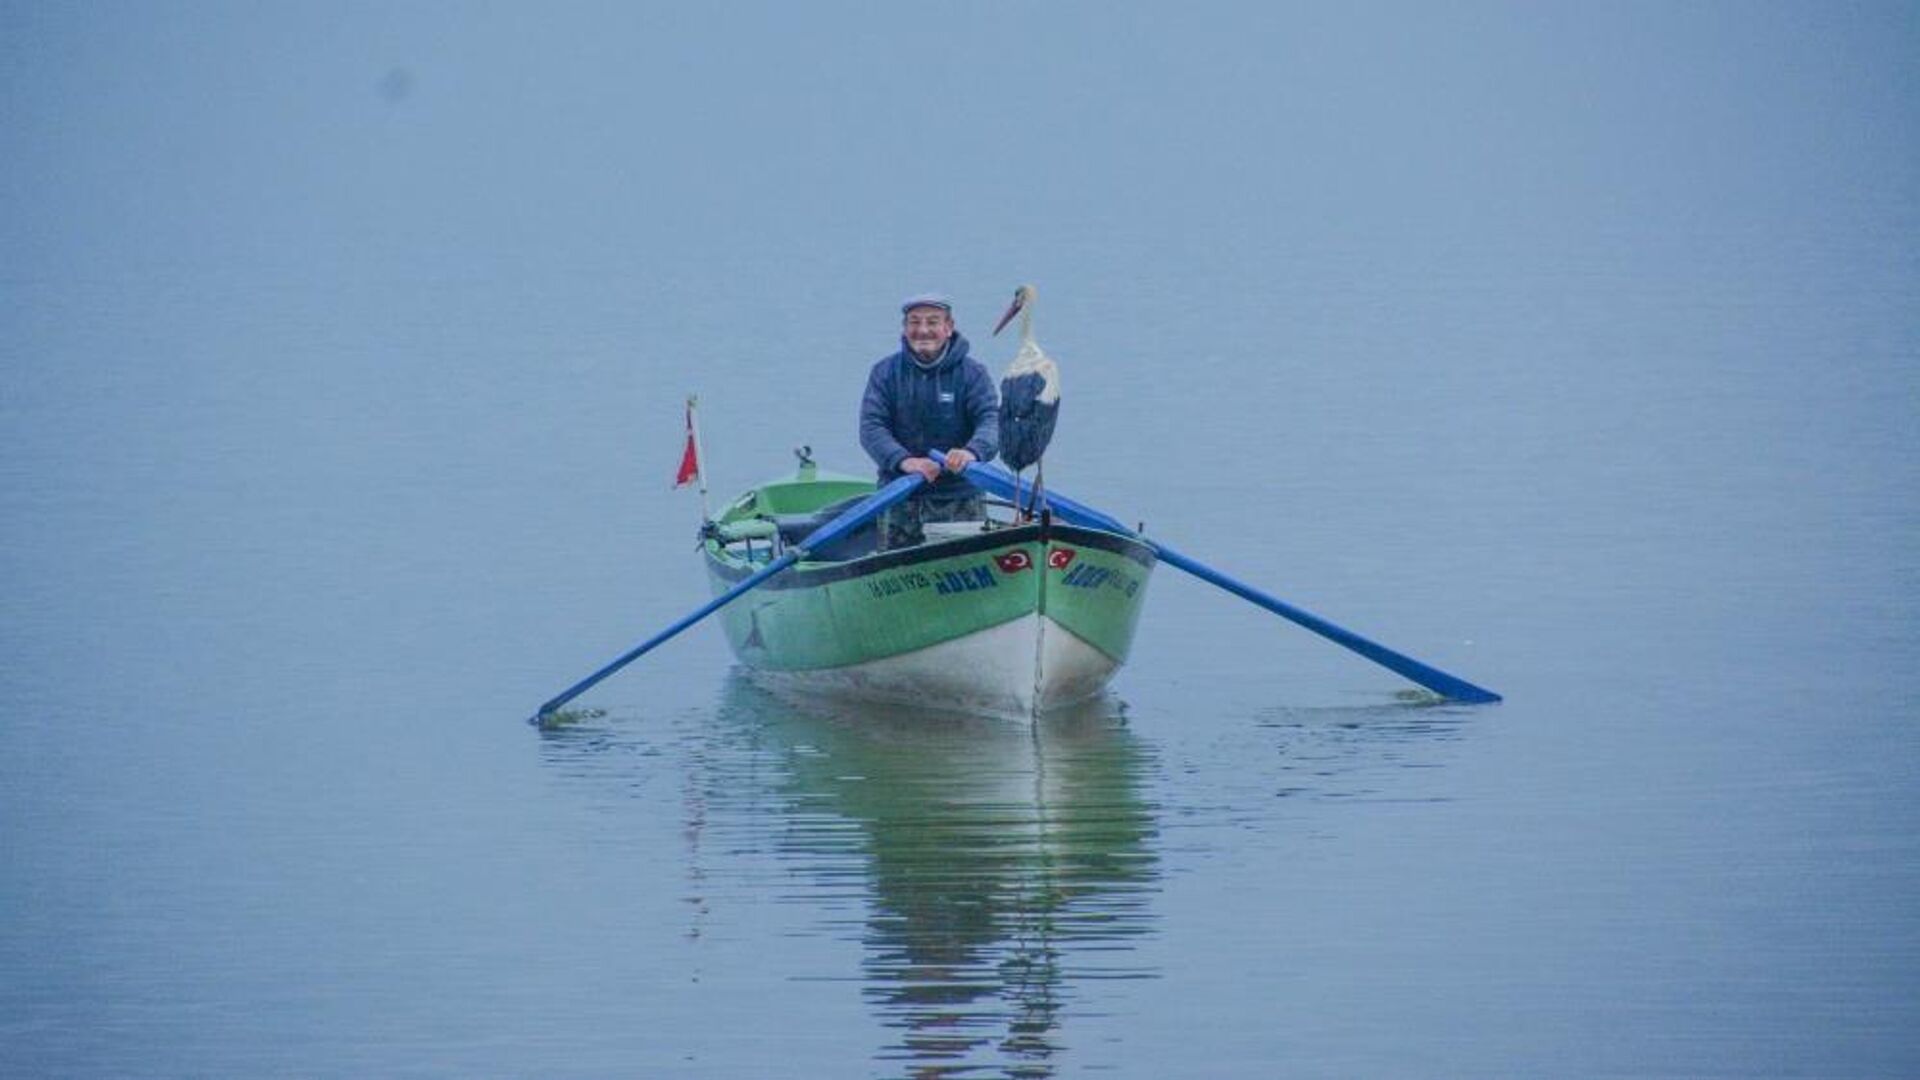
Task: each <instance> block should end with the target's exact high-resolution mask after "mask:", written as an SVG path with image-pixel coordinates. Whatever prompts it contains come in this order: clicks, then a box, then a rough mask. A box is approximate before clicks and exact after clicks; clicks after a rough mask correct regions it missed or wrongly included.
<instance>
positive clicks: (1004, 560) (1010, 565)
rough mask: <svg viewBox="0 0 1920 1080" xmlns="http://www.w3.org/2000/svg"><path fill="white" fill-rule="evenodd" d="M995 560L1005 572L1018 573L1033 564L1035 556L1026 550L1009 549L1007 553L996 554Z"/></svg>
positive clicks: (1002, 571)
mask: <svg viewBox="0 0 1920 1080" xmlns="http://www.w3.org/2000/svg"><path fill="white" fill-rule="evenodd" d="M993 561H994V562H996V563H998V564H999V565H1000V572H1001V573H1003V574H1017V573H1019V572H1020V571H1022V570H1026V569H1028V568H1030V567H1032V566H1033V556H1031V555H1029V554H1027V553H1026V552H1024V551H1009V552H1007V553H1006V554H1005V555H995V556H994V557H993Z"/></svg>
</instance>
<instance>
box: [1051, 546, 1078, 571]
mask: <svg viewBox="0 0 1920 1080" xmlns="http://www.w3.org/2000/svg"><path fill="white" fill-rule="evenodd" d="M1073 556H1074V550H1073V549H1072V548H1054V549H1053V550H1052V551H1049V552H1047V565H1048V566H1051V567H1053V568H1054V569H1055V570H1065V569H1066V568H1067V564H1068V563H1070V562H1072V561H1073Z"/></svg>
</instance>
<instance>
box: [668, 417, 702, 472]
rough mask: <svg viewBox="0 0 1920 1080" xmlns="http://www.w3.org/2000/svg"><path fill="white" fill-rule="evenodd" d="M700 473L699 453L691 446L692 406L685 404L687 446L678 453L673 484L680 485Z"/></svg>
mask: <svg viewBox="0 0 1920 1080" xmlns="http://www.w3.org/2000/svg"><path fill="white" fill-rule="evenodd" d="M699 475H700V454H699V452H697V451H696V450H694V448H693V406H692V405H688V406H687V448H686V450H685V451H683V452H682V453H681V455H680V472H679V473H678V474H677V475H676V476H674V478H673V486H674V487H680V486H682V485H683V484H686V483H688V482H689V481H691V480H692V479H693V478H694V477H696V476H699Z"/></svg>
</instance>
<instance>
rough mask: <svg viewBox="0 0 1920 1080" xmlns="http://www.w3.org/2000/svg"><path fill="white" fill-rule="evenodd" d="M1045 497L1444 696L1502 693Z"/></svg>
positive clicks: (977, 475)
mask: <svg viewBox="0 0 1920 1080" xmlns="http://www.w3.org/2000/svg"><path fill="white" fill-rule="evenodd" d="M967 478H968V479H970V480H972V481H973V482H974V483H976V484H979V485H980V486H981V487H984V488H986V489H987V490H989V491H991V492H993V493H994V494H996V495H999V496H1001V497H1002V498H1008V499H1012V500H1014V502H1015V504H1016V505H1017V504H1018V503H1019V500H1020V494H1021V484H1020V481H1019V479H1018V478H1016V477H1015V476H1014V475H1013V474H1012V473H1010V472H1008V471H1006V470H1005V469H1003V468H1001V467H1000V466H998V465H989V464H985V463H981V462H975V463H974V464H972V465H969V466H968V467H967ZM1045 501H1046V505H1047V506H1049V507H1051V508H1052V509H1053V512H1054V513H1056V514H1058V515H1060V517H1061V518H1063V519H1065V520H1066V521H1068V522H1070V523H1073V524H1076V525H1089V526H1092V527H1093V528H1096V529H1105V530H1107V531H1108V532H1117V533H1120V534H1122V535H1126V536H1134V537H1136V538H1137V539H1139V540H1140V541H1142V542H1143V543H1146V544H1149V545H1151V546H1152V547H1153V549H1154V550H1155V551H1157V552H1159V554H1160V558H1161V559H1162V560H1163V561H1165V562H1169V563H1172V564H1173V565H1175V566H1177V567H1179V568H1180V569H1182V570H1185V571H1186V572H1187V573H1189V574H1192V575H1193V576H1194V577H1197V578H1199V579H1200V580H1202V581H1205V582H1208V583H1209V584H1213V585H1218V586H1220V587H1221V588H1223V589H1225V590H1227V591H1228V592H1230V593H1232V594H1234V595H1235V596H1238V597H1240V598H1241V599H1243V600H1250V601H1252V602H1253V603H1256V604H1259V605H1260V606H1261V607H1263V608H1266V609H1267V610H1268V611H1271V612H1273V613H1274V614H1275V615H1278V616H1280V617H1281V618H1283V619H1290V620H1292V621H1293V622H1295V623H1298V624H1299V625H1301V626H1304V627H1306V628H1307V629H1309V630H1311V631H1313V632H1314V633H1316V634H1319V635H1320V636H1321V637H1323V638H1326V639H1327V640H1328V641H1331V642H1333V643H1334V644H1335V645H1339V646H1342V647H1344V648H1347V649H1351V650H1353V651H1354V652H1357V653H1359V654H1360V655H1361V656H1364V657H1366V658H1367V659H1369V660H1371V661H1373V662H1374V663H1376V664H1379V665H1380V666H1381V667H1384V668H1386V669H1388V670H1389V671H1393V672H1397V673H1398V674H1400V675H1402V676H1404V677H1405V678H1407V679H1410V680H1412V681H1413V682H1416V683H1418V684H1420V685H1421V686H1424V687H1426V688H1427V689H1429V690H1431V691H1433V692H1434V693H1436V694H1439V695H1440V696H1442V697H1447V698H1452V699H1453V700H1455V701H1463V702H1466V703H1468V704H1472V705H1484V704H1487V703H1490V702H1495V701H1499V700H1500V695H1499V694H1496V693H1494V692H1493V691H1491V690H1488V689H1486V688H1485V687H1481V686H1475V685H1473V684H1472V683H1470V682H1468V681H1467V680H1465V679H1462V678H1459V677H1457V676H1453V675H1449V674H1447V673H1446V672H1444V671H1441V670H1440V669H1439V668H1436V667H1432V666H1429V665H1427V664H1423V663H1421V662H1420V661H1418V660H1415V659H1414V658H1413V657H1411V656H1406V655H1404V654H1402V653H1397V652H1394V651H1393V650H1392V649H1389V648H1387V647H1386V646H1385V645H1382V644H1380V643H1379V642H1377V641H1371V640H1369V639H1367V638H1364V637H1361V636H1360V635H1359V634H1356V633H1354V632H1353V631H1351V630H1348V629H1347V628H1345V627H1343V626H1336V625H1335V624H1333V623H1330V622H1328V621H1327V620H1325V619H1323V618H1321V617H1320V616H1318V615H1315V614H1314V613H1312V612H1311V611H1305V610H1302V609H1300V608H1297V607H1294V606H1293V605H1292V604H1289V603H1287V602H1286V601H1284V600H1281V599H1278V598H1277V597H1272V596H1268V595H1267V594H1266V593H1263V592H1261V591H1260V590H1259V589H1256V588H1254V587H1253V586H1251V585H1248V584H1246V583H1245V582H1241V581H1236V580H1234V579H1233V578H1230V577H1228V576H1227V575H1225V574H1223V573H1221V572H1220V571H1218V570H1215V569H1213V568H1212V567H1210V566H1208V565H1206V564H1205V563H1202V562H1200V561H1199V560H1197V559H1194V558H1191V557H1189V556H1186V555H1183V554H1181V553H1180V552H1178V551H1176V550H1174V549H1173V548H1171V547H1168V546H1167V545H1166V544H1165V543H1162V542H1161V541H1159V540H1149V539H1147V538H1146V537H1144V536H1138V534H1136V533H1135V532H1134V531H1133V530H1132V529H1129V528H1127V527H1126V526H1125V525H1122V524H1120V523H1119V522H1118V521H1115V520H1114V519H1113V518H1110V517H1108V516H1107V515H1105V514H1103V513H1101V512H1100V511H1098V510H1095V509H1093V508H1092V507H1090V506H1083V505H1081V504H1080V503H1077V502H1074V501H1073V500H1072V499H1069V498H1067V497H1066V496H1064V495H1060V494H1057V493H1055V492H1052V491H1049V492H1047V493H1046V497H1045Z"/></svg>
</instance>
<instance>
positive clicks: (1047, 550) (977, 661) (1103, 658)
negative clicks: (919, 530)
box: [706, 524, 1154, 717]
mask: <svg viewBox="0 0 1920 1080" xmlns="http://www.w3.org/2000/svg"><path fill="white" fill-rule="evenodd" d="M706 564H707V569H708V575H709V578H710V581H711V583H712V586H713V589H714V591H715V593H716V594H717V593H719V592H721V591H723V590H725V589H727V588H729V587H731V586H732V585H733V584H734V583H736V582H737V581H739V580H740V579H742V578H744V577H745V576H746V575H747V574H749V573H751V572H752V570H753V568H754V564H753V563H752V562H751V561H749V560H745V559H742V558H739V557H738V556H737V555H733V554H730V553H728V552H726V551H724V550H723V549H721V548H720V546H719V545H717V544H713V543H710V544H708V545H707V550H706ZM1153 568H1154V553H1153V549H1152V548H1151V547H1148V546H1147V545H1146V544H1144V543H1141V542H1140V541H1138V540H1135V539H1133V538H1132V537H1127V536H1122V535H1119V534H1117V533H1109V532H1104V531H1100V530H1094V529H1084V528H1078V527H1068V526H1057V525H1050V526H1046V527H1042V526H1040V525H1037V524H1035V525H1026V526H1019V527H1008V528H1001V529H997V530H995V531H992V532H983V533H979V534H975V535H972V536H968V537H964V538H961V539H956V540H949V541H945V542H941V543H929V544H924V545H921V546H918V547H913V548H907V549H904V550H901V551H895V552H887V553H884V554H879V555H872V556H868V557H866V558H861V559H854V560H849V561H845V562H801V563H800V564H799V565H798V566H796V567H795V568H794V569H793V570H790V571H788V572H787V573H785V574H782V575H779V576H777V577H775V578H773V579H772V580H770V581H769V582H768V583H767V584H766V585H764V586H762V587H760V588H759V589H756V590H754V591H753V592H751V593H749V594H747V595H746V596H745V597H742V598H741V600H740V601H739V602H737V603H735V604H733V605H731V606H729V607H728V608H726V609H723V612H722V616H723V617H722V625H723V626H724V627H725V630H726V635H727V640H728V643H729V644H730V645H731V646H732V648H733V651H734V654H735V655H736V656H737V657H738V658H739V659H740V662H741V663H742V665H743V666H745V667H746V668H748V669H749V670H750V671H751V672H752V673H753V675H754V677H755V679H756V681H758V682H761V683H762V684H763V685H766V686H768V687H769V688H770V689H774V690H777V691H798V692H806V693H825V694H832V695H837V696H845V697H851V698H857V699H861V700H867V701H878V702H890V703H897V704H909V705H916V706H924V707H927V708H931V709H936V710H953V711H961V712H969V713H977V714H985V715H994V716H1011V717H1032V716H1034V715H1037V714H1039V713H1041V712H1044V711H1046V710H1048V709H1053V708H1057V707H1060V706H1064V705H1069V704H1072V703H1074V702H1077V701H1082V700H1085V699H1086V698H1089V697H1092V696H1093V695H1095V694H1098V693H1099V692H1100V691H1101V690H1102V689H1103V688H1104V687H1105V686H1106V685H1107V682H1108V681H1109V680H1110V679H1111V678H1112V676H1113V674H1114V673H1115V672H1116V671H1118V670H1119V668H1120V667H1121V665H1123V664H1124V663H1125V662H1126V659H1127V654H1128V652H1129V651H1130V650H1131V648H1132V643H1133V635H1134V630H1135V627H1136V625H1137V623H1138V621H1139V616H1140V611H1141V607H1142V605H1143V604H1144V603H1145V600H1146V585H1147V582H1148V580H1149V578H1150V577H1151V574H1152V571H1153Z"/></svg>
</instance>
